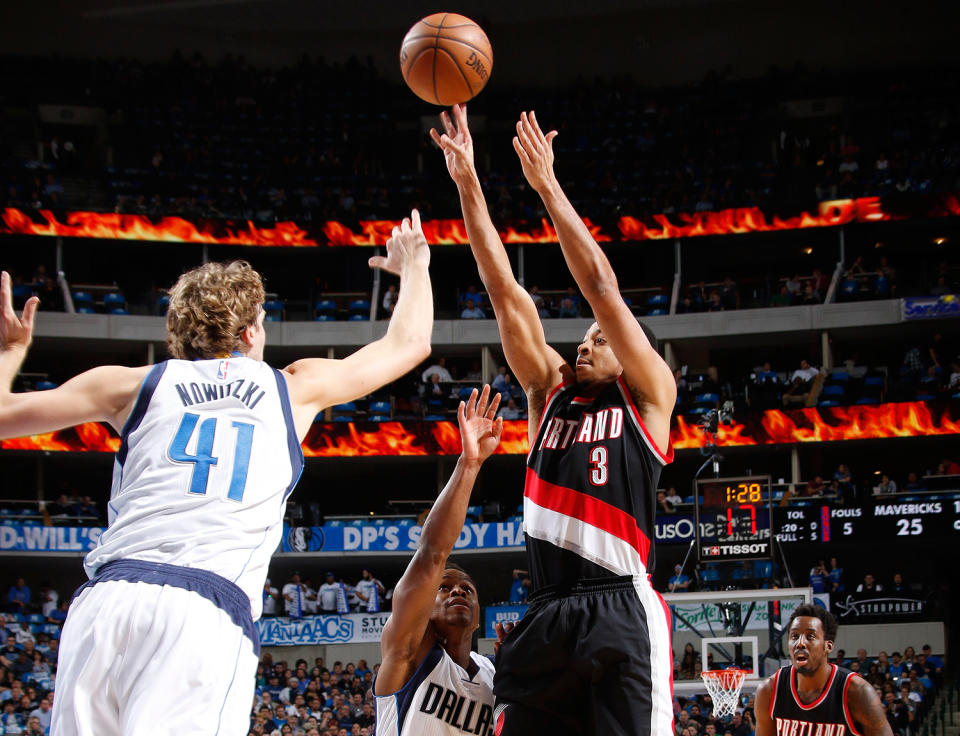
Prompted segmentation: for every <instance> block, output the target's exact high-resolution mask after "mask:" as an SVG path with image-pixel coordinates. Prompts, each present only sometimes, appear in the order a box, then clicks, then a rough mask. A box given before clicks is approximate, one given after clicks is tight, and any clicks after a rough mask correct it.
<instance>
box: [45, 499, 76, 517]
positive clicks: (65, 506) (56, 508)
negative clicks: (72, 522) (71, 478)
mask: <svg viewBox="0 0 960 736" xmlns="http://www.w3.org/2000/svg"><path fill="white" fill-rule="evenodd" d="M74 505H75V503H74V502H73V501H71V500H70V497H69V496H67V494H66V493H61V494H60V495H59V496H58V497H57V500H56V501H54V502H53V503H50V504H47V513H48V514H50V516H51V517H52V518H54V519H60V518H66V517H67V516H69V515H70V514H71V513H72V512H73V507H74Z"/></svg>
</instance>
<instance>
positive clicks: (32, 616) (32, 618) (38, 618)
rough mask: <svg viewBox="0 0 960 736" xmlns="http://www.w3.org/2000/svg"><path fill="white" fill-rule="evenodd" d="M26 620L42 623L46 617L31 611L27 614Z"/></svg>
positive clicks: (45, 620)
mask: <svg viewBox="0 0 960 736" xmlns="http://www.w3.org/2000/svg"><path fill="white" fill-rule="evenodd" d="M27 621H29V622H30V623H32V624H43V623H46V622H47V619H46V618H44V616H43V614H42V613H31V614H30V615H29V616H27Z"/></svg>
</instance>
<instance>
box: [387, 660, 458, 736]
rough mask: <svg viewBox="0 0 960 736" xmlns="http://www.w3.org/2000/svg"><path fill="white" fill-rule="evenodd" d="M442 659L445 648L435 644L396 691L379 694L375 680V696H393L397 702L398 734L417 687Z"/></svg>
mask: <svg viewBox="0 0 960 736" xmlns="http://www.w3.org/2000/svg"><path fill="white" fill-rule="evenodd" d="M441 659H443V648H442V647H441V646H440V645H439V644H434V645H433V648H432V649H431V650H430V651H429V652H427V656H426V657H424V658H423V661H422V662H421V663H420V666H419V667H417V671H416V672H414V673H413V675H412V676H411V677H410V679H409V680H407V681H406V683H405V684H404V686H403V687H402V688H400V689H399V690H397V692H395V693H388V694H386V695H377V684H376V681H374V683H373V694H374V696H375V697H379V698H391V697H392V698H393V699H394V701H395V702H396V709H397V733H398V734H399V733H400V732H401V731H403V723H404V720H405V719H406V717H407V711H408V710H410V706H411V704H412V703H413V696H414V695H416V694H417V688H418V687H420V683H422V682H423V681H424V680H426V679H427V676H428V675H429V674H430V673H431V672H433V671H434V670H435V669H436V668H437V665H438V664H440V660H441Z"/></svg>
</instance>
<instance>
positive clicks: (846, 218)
mask: <svg viewBox="0 0 960 736" xmlns="http://www.w3.org/2000/svg"><path fill="white" fill-rule="evenodd" d="M949 216H960V195H957V194H946V195H918V196H913V197H898V198H895V199H894V198H889V199H883V200H881V199H880V198H879V197H861V198H859V199H838V200H832V201H828V202H821V203H820V204H819V205H818V207H817V211H816V212H801V213H798V214H796V215H794V216H789V217H787V216H779V215H776V214H770V213H765V212H763V211H762V210H760V208H758V207H744V208H739V209H730V210H721V211H719V212H697V213H692V214H691V213H687V214H677V215H671V216H670V217H668V216H667V215H653V216H651V217H645V218H637V217H621V218H619V220H617V221H614V222H610V223H606V224H600V225H597V224H594V223H593V222H591V221H590V220H587V219H585V220H584V224H586V226H587V228H588V229H589V230H590V232H591V234H592V235H593V237H594V238H595V239H596V240H597V241H598V242H601V243H604V242H630V241H638V240H663V239H666V238H689V237H696V236H699V235H736V234H742V233H759V232H772V231H778V230H796V229H799V228H809V227H833V226H837V225H846V224H848V223H856V222H883V221H887V220H906V219H911V218H922V217H949ZM63 218H64V219H58V216H57V215H55V214H54V213H53V212H51V211H50V210H39V211H38V212H37V213H36V214H35V215H33V216H31V215H28V214H26V213H24V212H22V211H20V210H17V209H9V208H8V209H4V210H0V234H7V235H45V236H63V237H73V238H103V239H113V240H144V241H157V242H168V243H211V244H212V243H217V244H221V245H259V246H305V247H317V246H326V245H330V246H371V245H383V244H384V243H386V242H387V238H389V237H390V232H391V230H393V228H394V226H395V225H398V224H399V222H397V221H396V220H364V221H361V222H359V223H357V225H356V229H354V228H353V227H351V226H349V225H345V224H344V223H341V222H337V221H328V222H325V223H323V224H322V225H309V226H300V225H298V224H297V223H295V222H278V223H275V224H274V225H272V226H271V227H261V226H259V225H256V224H255V223H253V222H251V221H249V220H213V219H197V220H196V221H190V220H185V219H183V218H181V217H163V218H159V219H151V218H149V217H146V216H144V215H119V214H112V213H99V212H69V213H67V214H66V215H64V216H63ZM423 230H424V234H425V235H426V236H427V241H428V242H429V243H431V244H432V245H463V244H466V243H467V242H468V241H467V231H466V227H465V226H464V224H463V220H428V221H426V222H424V223H423ZM500 237H501V239H502V240H503V242H505V243H556V242H557V233H556V231H555V230H554V229H553V226H552V225H551V224H550V221H549V220H548V219H546V218H544V219H542V220H540V221H539V222H534V221H522V222H515V223H513V224H511V225H509V226H507V227H504V228H502V229H501V230H500Z"/></svg>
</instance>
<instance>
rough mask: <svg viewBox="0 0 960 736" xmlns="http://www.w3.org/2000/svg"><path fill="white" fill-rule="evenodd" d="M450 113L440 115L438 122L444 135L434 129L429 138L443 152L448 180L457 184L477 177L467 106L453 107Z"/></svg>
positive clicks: (431, 129)
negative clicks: (440, 123) (451, 116)
mask: <svg viewBox="0 0 960 736" xmlns="http://www.w3.org/2000/svg"><path fill="white" fill-rule="evenodd" d="M450 109H451V111H452V112H453V120H451V118H450V113H448V112H446V111H444V112H442V113H440V122H442V123H443V129H444V131H445V132H444V134H443V135H440V134H439V133H437V129H436V128H430V137H431V138H432V139H433V142H434V143H436V144H437V145H438V146H440V148H441V149H442V150H443V158H444V159H445V160H446V162H447V171H449V172H450V178H452V179H453V181H454V182H456V183H457V184H460V183H462V182H463V181H465V180H468V179H471V178H475V177H476V176H477V171H476V167H475V166H474V163H473V139H472V138H471V137H470V127H469V126H468V125H467V106H466V105H454V106H453V107H452V108H450Z"/></svg>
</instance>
